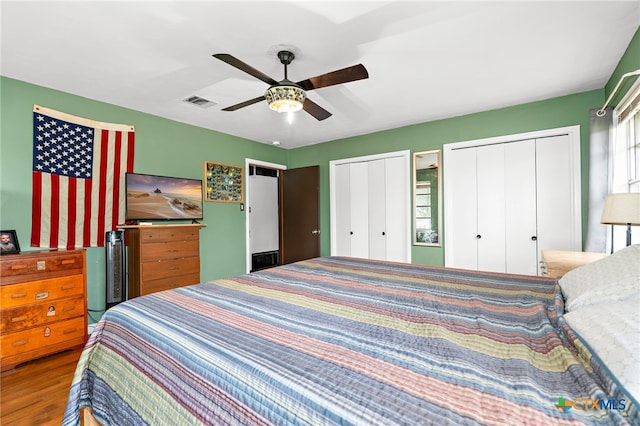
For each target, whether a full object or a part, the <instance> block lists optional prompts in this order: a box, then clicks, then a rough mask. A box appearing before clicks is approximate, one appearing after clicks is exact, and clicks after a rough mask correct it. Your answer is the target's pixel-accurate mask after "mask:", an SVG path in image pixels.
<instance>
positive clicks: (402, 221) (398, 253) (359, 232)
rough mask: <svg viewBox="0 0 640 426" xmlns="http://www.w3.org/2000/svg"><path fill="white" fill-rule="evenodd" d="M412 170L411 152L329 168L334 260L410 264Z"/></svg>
mask: <svg viewBox="0 0 640 426" xmlns="http://www.w3.org/2000/svg"><path fill="white" fill-rule="evenodd" d="M409 164H410V163H409V151H399V152H393V153H386V154H378V155H373V156H366V157H357V158H348V159H342V160H334V161H330V162H329V176H330V178H329V185H330V191H331V194H330V202H331V212H330V213H331V254H332V255H334V256H353V257H361V258H368V259H379V260H391V261H398V262H410V261H411V251H410V247H411V246H410V241H411V239H410V238H411V219H410V215H409V214H410V211H411V208H410V202H411V200H410V196H409V194H410V173H409ZM345 238H348V241H346V240H345Z"/></svg>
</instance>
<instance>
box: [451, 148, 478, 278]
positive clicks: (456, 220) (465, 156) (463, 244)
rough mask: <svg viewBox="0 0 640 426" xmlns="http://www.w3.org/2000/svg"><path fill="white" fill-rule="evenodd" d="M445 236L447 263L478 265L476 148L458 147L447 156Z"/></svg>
mask: <svg viewBox="0 0 640 426" xmlns="http://www.w3.org/2000/svg"><path fill="white" fill-rule="evenodd" d="M443 167H444V170H445V171H446V173H447V175H446V179H445V180H444V184H445V187H446V194H445V197H444V202H445V213H446V214H447V217H446V220H445V230H446V240H445V256H446V260H445V264H446V266H450V267H453V268H462V269H472V270H477V269H478V240H477V239H476V235H478V218H477V210H478V194H477V189H476V148H467V149H456V150H452V151H449V152H447V153H446V157H445V158H444V166H443Z"/></svg>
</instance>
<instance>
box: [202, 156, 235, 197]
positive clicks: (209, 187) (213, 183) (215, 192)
mask: <svg viewBox="0 0 640 426" xmlns="http://www.w3.org/2000/svg"><path fill="white" fill-rule="evenodd" d="M242 172H243V170H242V167H240V166H232V165H230V164H221V163H214V162H212V161H205V162H204V185H205V191H204V199H205V201H215V202H222V203H243V202H244V182H243V180H244V177H243V174H242Z"/></svg>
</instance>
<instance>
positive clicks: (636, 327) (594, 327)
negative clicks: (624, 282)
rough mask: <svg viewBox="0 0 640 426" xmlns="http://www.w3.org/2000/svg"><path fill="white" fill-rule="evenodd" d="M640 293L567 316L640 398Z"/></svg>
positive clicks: (580, 309) (592, 348)
mask: <svg viewBox="0 0 640 426" xmlns="http://www.w3.org/2000/svg"><path fill="white" fill-rule="evenodd" d="M639 308H640V292H636V293H635V294H630V295H628V296H627V297H626V298H625V299H624V300H620V301H616V302H615V303H602V304H596V305H584V306H581V307H580V308H579V309H577V310H574V311H572V312H569V313H567V314H565V315H564V318H565V320H566V321H567V324H569V326H570V327H571V328H572V329H573V330H574V331H575V332H576V333H578V335H579V336H580V337H581V338H582V340H584V341H585V342H586V343H587V345H588V346H589V347H590V348H591V350H592V351H593V352H595V355H596V356H597V357H598V358H600V360H601V361H602V362H603V363H604V365H605V366H606V367H607V368H608V369H609V371H611V373H613V375H614V376H615V377H616V378H617V379H618V381H619V382H620V384H621V385H622V386H624V388H625V389H626V390H627V392H628V393H629V394H630V395H629V396H632V397H634V398H635V400H636V401H639V400H640V309H639Z"/></svg>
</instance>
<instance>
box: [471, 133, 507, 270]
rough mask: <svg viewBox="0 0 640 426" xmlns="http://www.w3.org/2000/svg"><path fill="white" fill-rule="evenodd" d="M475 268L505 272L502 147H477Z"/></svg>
mask: <svg viewBox="0 0 640 426" xmlns="http://www.w3.org/2000/svg"><path fill="white" fill-rule="evenodd" d="M476 156H477V157H476V162H477V166H476V167H477V190H478V231H477V234H476V235H477V240H478V269H479V270H481V271H492V272H505V271H506V264H505V229H504V220H505V208H504V205H505V197H504V187H505V185H504V181H505V180H504V169H505V166H504V144H496V145H489V146H482V147H479V148H476Z"/></svg>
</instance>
